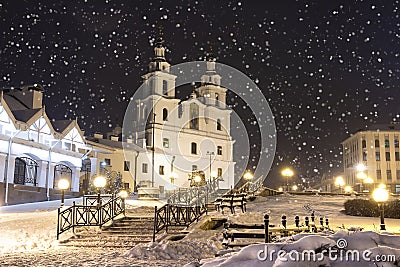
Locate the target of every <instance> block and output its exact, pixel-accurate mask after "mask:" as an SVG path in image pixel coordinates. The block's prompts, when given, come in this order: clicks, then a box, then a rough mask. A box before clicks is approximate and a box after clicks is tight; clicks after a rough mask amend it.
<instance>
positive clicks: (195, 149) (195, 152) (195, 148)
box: [191, 142, 197, 155]
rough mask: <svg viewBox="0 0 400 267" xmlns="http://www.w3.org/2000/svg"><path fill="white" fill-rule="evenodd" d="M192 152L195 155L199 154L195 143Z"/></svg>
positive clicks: (192, 145)
mask: <svg viewBox="0 0 400 267" xmlns="http://www.w3.org/2000/svg"><path fill="white" fill-rule="evenodd" d="M191 152H192V154H194V155H196V154H197V144H196V143H195V142H192V144H191Z"/></svg>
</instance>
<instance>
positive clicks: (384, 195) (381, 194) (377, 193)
mask: <svg viewBox="0 0 400 267" xmlns="http://www.w3.org/2000/svg"><path fill="white" fill-rule="evenodd" d="M372 198H373V199H374V200H375V201H376V202H378V203H383V202H386V201H388V199H389V192H388V191H387V190H386V189H384V188H379V187H378V188H376V189H375V190H374V191H373V192H372Z"/></svg>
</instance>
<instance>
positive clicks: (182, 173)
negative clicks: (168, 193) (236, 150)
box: [134, 38, 235, 189]
mask: <svg viewBox="0 0 400 267" xmlns="http://www.w3.org/2000/svg"><path fill="white" fill-rule="evenodd" d="M154 53H155V56H154V58H153V60H152V61H151V62H150V64H149V72H148V73H147V74H145V75H143V76H142V77H143V79H144V86H145V87H144V88H145V89H144V90H143V95H142V96H141V97H140V99H138V100H136V111H135V112H134V116H136V118H135V120H136V122H135V125H139V126H142V127H138V129H141V130H139V131H137V132H135V133H134V136H135V138H134V142H135V143H136V144H137V145H138V146H139V147H143V148H146V149H147V154H148V157H147V159H148V160H149V161H154V169H153V170H152V171H148V172H147V173H143V172H142V173H141V175H140V177H138V184H139V185H142V186H148V187H158V186H163V187H165V188H166V189H172V188H174V187H175V188H176V187H188V186H189V185H190V181H189V180H188V179H189V178H190V177H189V175H190V174H191V173H193V172H196V171H197V172H198V171H202V172H204V175H205V177H206V179H207V180H208V179H215V178H218V179H220V183H219V186H220V188H231V187H233V186H234V185H235V179H234V166H235V162H234V161H233V144H234V140H233V139H232V136H231V134H230V114H231V110H230V109H228V108H227V106H226V91H227V89H226V88H224V87H222V86H221V76H220V75H218V73H217V72H216V66H215V65H216V64H215V59H214V58H209V59H208V61H207V62H206V66H207V69H205V70H204V74H203V75H202V77H201V85H200V86H199V87H197V88H195V89H194V90H193V92H192V94H191V95H190V97H189V99H187V100H180V99H178V98H176V95H175V89H176V85H175V81H176V78H177V76H175V75H173V74H171V73H170V64H169V63H168V62H167V60H166V58H165V47H164V46H163V41H162V39H161V38H159V39H158V40H157V43H156V46H155V48H154ZM153 141H154V143H153ZM153 149H154V157H153V155H152V152H153ZM149 166H153V164H152V163H149Z"/></svg>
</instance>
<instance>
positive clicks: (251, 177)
mask: <svg viewBox="0 0 400 267" xmlns="http://www.w3.org/2000/svg"><path fill="white" fill-rule="evenodd" d="M243 178H244V179H245V180H246V181H250V180H252V179H253V174H252V173H251V172H246V173H245V174H244V175H243Z"/></svg>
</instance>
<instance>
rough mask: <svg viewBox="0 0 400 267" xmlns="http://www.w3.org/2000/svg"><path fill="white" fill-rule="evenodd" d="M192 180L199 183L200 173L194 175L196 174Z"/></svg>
mask: <svg viewBox="0 0 400 267" xmlns="http://www.w3.org/2000/svg"><path fill="white" fill-rule="evenodd" d="M194 181H195V182H196V183H200V182H201V177H200V175H196V176H195V177H194Z"/></svg>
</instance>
